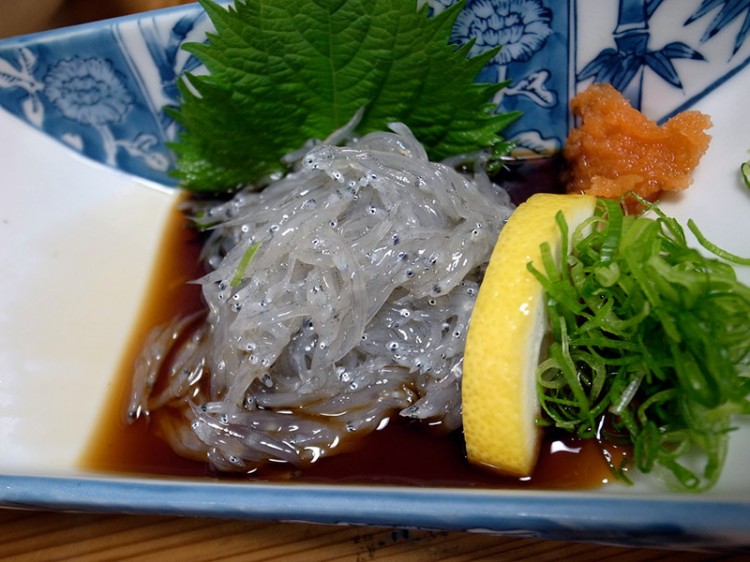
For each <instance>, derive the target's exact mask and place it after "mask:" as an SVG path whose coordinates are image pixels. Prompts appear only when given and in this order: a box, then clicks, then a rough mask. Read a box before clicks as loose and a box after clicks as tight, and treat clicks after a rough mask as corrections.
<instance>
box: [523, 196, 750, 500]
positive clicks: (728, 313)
mask: <svg viewBox="0 0 750 562" xmlns="http://www.w3.org/2000/svg"><path fill="white" fill-rule="evenodd" d="M641 203H643V204H645V205H646V207H647V210H648V209H650V210H651V211H653V212H654V213H655V218H651V217H649V216H646V215H645V214H643V213H642V214H640V215H625V214H623V212H622V210H621V206H620V203H619V202H618V201H611V200H604V199H602V200H600V201H599V202H598V206H597V211H596V213H595V214H594V216H592V217H591V219H589V220H588V221H587V222H585V223H584V224H582V225H581V226H580V227H579V228H577V229H576V230H575V232H573V235H572V242H571V247H570V251H569V252H567V248H564V250H565V251H564V253H563V255H564V256H565V255H567V260H564V261H563V263H562V266H560V267H558V266H557V264H556V262H555V261H554V260H553V259H552V258H551V256H552V253H551V250H550V248H548V247H546V248H545V247H543V248H542V251H543V253H544V254H545V255H546V256H547V259H545V260H544V263H543V265H542V270H543V271H540V270H538V269H536V268H535V267H534V266H533V265H531V264H529V269H530V271H531V272H532V273H533V274H534V275H535V276H536V277H537V278H538V279H539V281H540V282H541V283H542V284H543V286H544V288H545V290H546V292H547V297H548V312H549V318H550V330H551V337H550V341H551V343H550V345H549V350H548V354H547V359H546V360H545V361H544V362H543V363H542V364H541V365H540V366H539V368H538V371H537V377H538V388H539V396H540V401H541V404H542V411H543V419H542V420H541V422H542V423H544V424H548V425H554V426H556V427H558V428H563V429H566V430H568V431H571V432H575V433H576V434H578V435H580V436H582V437H589V438H598V439H605V438H606V439H618V440H619V439H625V440H626V441H627V442H629V443H631V444H632V446H633V455H632V456H633V464H634V465H635V467H636V468H638V469H639V470H641V471H643V472H651V471H658V472H660V473H662V474H663V475H665V477H666V479H667V480H668V482H670V483H671V484H672V485H675V486H676V487H678V488H681V489H686V490H691V491H700V490H705V489H707V488H709V487H711V486H712V485H713V484H715V482H716V481H717V479H718V477H719V475H720V473H721V469H722V466H723V463H724V457H725V453H726V447H727V440H728V435H729V432H730V430H731V428H732V426H731V419H732V416H733V415H735V414H750V400H749V397H750V322H749V321H748V318H750V288H748V287H747V286H745V285H743V284H742V283H741V282H740V281H738V279H737V277H736V273H735V270H734V269H733V267H732V266H730V265H729V264H727V263H726V262H725V261H722V259H719V258H727V257H729V258H736V259H733V260H732V261H737V260H740V261H739V263H748V261H747V260H744V258H737V256H732V255H731V254H727V253H726V252H723V251H721V250H720V249H718V248H716V247H715V246H714V245H713V244H711V243H709V242H708V241H707V240H706V239H705V237H704V236H702V235H700V233H699V231H698V230H697V228H695V227H694V225H692V226H691V227H690V228H691V230H692V231H693V232H694V233H696V234H697V235H698V238H699V240H700V241H701V244H703V245H704V246H705V247H706V248H707V249H708V250H710V251H712V252H713V253H714V254H716V255H717V257H707V256H705V255H703V254H702V253H701V252H699V251H698V250H697V249H693V248H690V247H688V245H687V243H686V239H685V234H684V231H683V229H682V228H681V227H680V225H679V224H678V223H677V221H676V220H674V219H673V218H670V217H667V216H665V215H664V214H663V213H662V212H661V211H660V210H659V209H658V208H656V207H655V206H654V205H651V204H649V203H647V202H645V201H641ZM559 222H563V223H564V221H559ZM565 231H566V227H565V225H564V224H561V232H562V233H563V238H566V235H565ZM613 468H620V467H613Z"/></svg>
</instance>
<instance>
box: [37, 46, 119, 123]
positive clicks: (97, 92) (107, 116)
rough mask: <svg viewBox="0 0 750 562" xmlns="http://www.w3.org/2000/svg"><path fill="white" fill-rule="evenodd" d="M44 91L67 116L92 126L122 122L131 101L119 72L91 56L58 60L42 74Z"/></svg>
mask: <svg viewBox="0 0 750 562" xmlns="http://www.w3.org/2000/svg"><path fill="white" fill-rule="evenodd" d="M44 94H45V95H46V96H47V98H48V99H49V100H50V101H51V102H52V103H53V104H54V105H55V106H56V107H57V108H58V109H59V110H60V112H61V113H62V114H63V115H64V116H65V117H67V118H68V119H71V120H73V121H77V122H79V123H82V124H84V125H91V126H94V127H100V126H104V125H108V124H112V123H119V122H121V121H122V120H123V118H124V117H125V115H126V114H127V112H128V110H129V109H130V107H131V106H132V105H133V94H132V93H131V92H130V91H129V90H128V89H127V88H126V87H125V84H124V83H123V76H122V74H120V73H119V72H118V71H117V70H115V69H114V68H113V67H112V64H111V63H110V62H109V61H107V60H104V59H101V58H93V57H92V58H87V59H82V58H80V57H77V56H75V57H73V58H70V59H64V60H61V61H59V62H58V63H57V64H56V65H55V66H53V67H52V68H51V69H50V70H49V72H48V73H47V75H46V76H45V77H44Z"/></svg>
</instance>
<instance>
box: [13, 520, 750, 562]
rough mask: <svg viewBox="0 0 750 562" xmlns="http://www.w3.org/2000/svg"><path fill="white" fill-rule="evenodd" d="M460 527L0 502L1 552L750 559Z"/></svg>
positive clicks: (31, 557)
mask: <svg viewBox="0 0 750 562" xmlns="http://www.w3.org/2000/svg"><path fill="white" fill-rule="evenodd" d="M747 559H748V557H747V555H745V556H744V557H743V556H741V555H739V554H734V555H733V554H728V553H724V554H722V553H698V552H675V551H668V550H652V549H630V548H620V547H609V546H599V545H592V544H579V543H568V542H557V541H540V540H531V539H521V538H513V537H500V536H491V535H479V534H470V533H456V532H450V533H447V532H434V531H415V530H406V529H384V528H368V527H343V526H328V525H308V524H301V523H277V522H273V521H233V520H220V519H202V518H192V517H185V518H180V517H157V516H135V515H115V514H70V513H48V512H35V511H20V510H17V511H16V510H0V560H14V561H18V562H23V561H38V560H81V561H87V560H97V561H98V560H136V561H137V560H160V561H163V562H167V561H170V560H180V561H181V562H187V561H191V560H212V561H217V562H218V561H222V560H224V561H228V560H251V561H254V560H265V561H269V560H284V561H291V562H293V561H296V560H299V561H303V562H315V561H318V560H321V561H322V560H326V561H336V560H341V561H344V560H353V561H358V562H359V561H362V562H364V561H370V560H399V561H401V560H403V561H410V560H415V561H424V562H427V561H432V560H446V561H455V562H459V561H468V560H535V561H545V560H576V561H577V562H584V561H588V560H591V561H599V560H608V561H613V562H614V561H621V562H625V561H633V560H639V561H640V560H681V561H686V562H693V561H699V560H700V561H702V560H726V561H740V560H747Z"/></svg>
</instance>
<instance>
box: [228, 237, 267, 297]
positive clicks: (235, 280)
mask: <svg viewBox="0 0 750 562" xmlns="http://www.w3.org/2000/svg"><path fill="white" fill-rule="evenodd" d="M259 247H260V243H259V242H256V243H255V244H253V245H252V246H250V247H249V248H247V250H245V253H244V254H242V258H241V259H240V262H239V263H238V264H237V270H236V271H235V272H234V275H233V276H232V279H231V281H230V282H229V285H230V286H231V287H236V286H237V285H239V284H240V283H242V280H243V279H244V278H245V272H246V271H247V266H249V265H250V262H251V261H253V256H254V255H255V252H257V251H258V248H259Z"/></svg>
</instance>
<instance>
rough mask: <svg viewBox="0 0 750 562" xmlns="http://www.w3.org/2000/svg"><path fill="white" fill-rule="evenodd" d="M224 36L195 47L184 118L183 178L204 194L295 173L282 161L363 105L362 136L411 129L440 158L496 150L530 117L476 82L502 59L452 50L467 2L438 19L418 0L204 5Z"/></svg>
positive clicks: (179, 149) (241, 0)
mask: <svg viewBox="0 0 750 562" xmlns="http://www.w3.org/2000/svg"><path fill="white" fill-rule="evenodd" d="M201 4H202V6H203V7H204V8H205V10H206V12H207V13H208V16H209V17H210V19H211V21H212V22H213V24H214V26H215V28H216V33H211V34H209V35H208V39H207V42H206V43H190V44H188V45H186V46H185V49H186V50H187V51H189V52H191V53H193V54H194V55H195V56H196V57H197V58H198V59H200V60H201V61H202V62H203V63H204V64H205V66H206V68H207V70H208V74H207V75H193V74H187V75H186V76H185V80H186V83H181V84H180V89H181V95H182V101H181V104H180V106H179V108H177V109H176V110H174V111H173V115H174V117H175V118H176V120H177V122H178V123H179V124H180V125H181V128H182V130H183V132H182V133H181V136H180V138H179V139H178V141H177V142H175V143H173V145H172V148H173V149H174V150H175V152H176V154H177V157H178V165H177V170H176V171H175V175H176V176H177V178H178V179H179V180H180V181H181V182H182V184H183V185H184V187H186V188H187V189H191V190H195V191H222V190H231V189H233V188H235V187H236V186H238V185H241V184H248V183H254V182H257V181H259V180H261V179H262V178H264V177H267V176H268V175H270V174H273V173H277V172H282V171H284V169H285V166H284V164H283V163H282V160H281V159H282V157H283V156H284V155H285V154H287V153H289V152H292V151H294V150H297V149H299V148H301V147H302V146H303V145H304V143H305V141H307V140H308V139H324V138H326V137H328V136H329V135H330V134H331V133H332V132H334V131H335V130H336V129H339V128H341V127H342V126H344V125H345V124H346V123H348V122H349V121H350V120H351V119H352V117H353V116H354V115H355V113H356V112H357V111H358V110H360V109H363V114H362V119H361V121H360V123H359V125H358V126H357V129H356V131H357V132H358V133H360V134H364V133H367V132H370V131H374V130H382V129H385V128H386V126H387V124H388V123H389V122H393V121H402V122H404V123H406V124H407V125H408V126H409V127H410V128H411V129H412V131H413V132H414V134H415V135H416V136H417V138H418V139H419V140H420V141H421V142H422V143H423V144H424V145H425V146H426V148H427V150H428V153H429V155H430V157H431V158H433V159H442V158H445V157H447V156H453V155H457V154H462V153H467V152H474V151H477V150H481V149H492V150H493V151H495V152H496V153H502V152H504V151H507V148H508V144H507V143H506V142H505V141H504V140H503V138H502V137H501V136H500V135H499V131H501V130H502V129H503V128H504V127H506V126H507V125H508V124H509V123H510V122H512V121H513V120H515V119H516V118H517V117H518V113H517V112H511V113H503V114H500V113H497V112H496V106H495V104H493V103H492V102H491V99H492V98H493V96H494V95H495V94H496V93H497V92H498V91H499V90H500V89H501V88H502V87H503V86H504V85H505V83H501V84H480V83H476V82H475V79H476V77H477V75H478V73H479V71H480V70H481V69H482V67H483V66H484V65H485V64H486V63H487V62H488V61H489V60H490V58H491V57H492V56H494V54H495V53H496V52H497V51H496V50H493V51H489V52H487V53H484V54H482V55H479V56H476V57H473V58H468V52H469V49H470V45H465V46H463V47H461V48H457V47H456V46H454V45H451V44H450V43H449V38H450V31H451V28H452V26H453V23H454V22H455V19H456V17H457V15H458V13H459V11H460V10H461V8H462V7H463V4H464V3H463V2H459V3H458V4H456V5H454V6H452V7H451V8H449V9H447V10H445V11H443V12H442V13H440V14H438V15H436V16H435V17H429V16H428V13H427V8H426V7H424V8H423V9H421V10H417V6H416V1H415V0H297V1H295V2H290V1H289V0H237V2H236V3H235V4H234V5H233V6H229V7H227V8H226V9H225V8H224V7H222V6H219V5H217V4H216V3H214V2H212V1H210V0H201Z"/></svg>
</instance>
